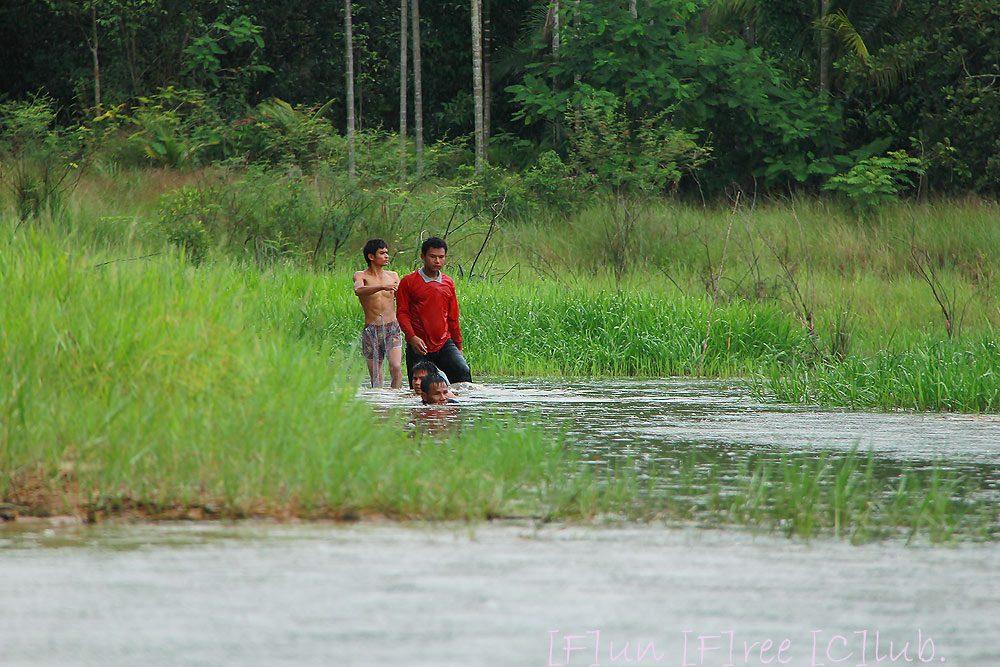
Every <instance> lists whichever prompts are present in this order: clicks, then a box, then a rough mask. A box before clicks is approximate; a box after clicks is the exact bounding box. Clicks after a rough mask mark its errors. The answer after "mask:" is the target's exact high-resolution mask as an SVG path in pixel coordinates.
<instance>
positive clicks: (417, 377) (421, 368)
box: [410, 361, 443, 394]
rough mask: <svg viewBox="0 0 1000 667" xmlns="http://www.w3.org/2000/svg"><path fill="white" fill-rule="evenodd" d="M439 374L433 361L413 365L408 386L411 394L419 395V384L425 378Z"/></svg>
mask: <svg viewBox="0 0 1000 667" xmlns="http://www.w3.org/2000/svg"><path fill="white" fill-rule="evenodd" d="M440 374H441V371H440V369H438V367H437V365H436V364H435V363H434V362H433V361H421V362H420V363H418V364H414V365H413V373H412V374H411V375H412V377H413V380H412V381H411V382H410V386H411V387H413V392H414V393H415V394H419V393H420V383H421V381H422V380H423V378H424V377H425V376H427V375H440ZM442 379H443V378H442Z"/></svg>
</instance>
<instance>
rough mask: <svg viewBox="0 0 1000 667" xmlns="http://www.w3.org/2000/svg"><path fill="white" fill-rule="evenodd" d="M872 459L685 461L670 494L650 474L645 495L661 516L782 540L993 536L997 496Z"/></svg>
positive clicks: (853, 455) (998, 533) (941, 474)
mask: <svg viewBox="0 0 1000 667" xmlns="http://www.w3.org/2000/svg"><path fill="white" fill-rule="evenodd" d="M886 468H887V466H886V465H885V464H880V463H879V462H878V461H876V459H875V458H874V456H873V455H872V454H871V453H869V454H868V455H867V456H859V455H858V453H857V451H856V450H852V451H851V452H849V453H847V454H831V453H827V452H824V453H821V454H819V455H815V454H802V453H799V454H782V455H776V454H755V455H752V456H750V457H747V458H745V459H744V460H742V461H740V462H739V463H735V464H733V465H732V466H721V467H720V466H719V465H717V464H713V465H707V464H706V463H705V462H703V461H700V460H699V459H698V458H697V457H696V456H691V457H688V458H687V459H686V460H684V461H683V462H682V464H681V465H680V469H679V470H677V471H675V474H674V480H673V484H672V485H671V487H670V488H669V490H667V491H664V490H663V489H657V488H656V486H655V481H656V480H658V479H660V478H661V477H662V476H663V472H662V471H661V472H656V471H653V472H651V473H650V474H649V485H650V486H649V489H647V491H646V493H647V495H648V496H649V497H650V498H652V499H653V500H652V503H651V504H652V507H656V508H657V511H659V512H660V513H661V514H662V515H663V516H665V517H667V518H673V519H684V520H689V521H696V522H698V523H700V524H708V525H712V524H717V525H744V526H750V527H753V528H755V529H764V530H777V531H781V532H783V533H785V534H786V535H788V536H789V537H799V538H807V539H808V538H811V537H816V536H819V535H832V536H834V537H839V538H847V539H850V540H851V541H852V542H855V543H863V542H869V541H872V540H875V539H884V538H899V537H903V538H905V539H907V540H915V539H927V540H929V541H931V542H950V541H956V540H996V539H998V538H1000V518H998V514H997V510H998V504H1000V499H998V497H997V494H996V492H995V491H993V492H984V491H983V490H982V489H981V488H979V487H977V486H976V485H975V484H973V483H972V482H970V481H969V480H968V479H967V478H966V477H964V476H963V475H962V474H961V473H959V472H958V471H955V470H948V469H946V468H944V467H943V466H941V465H938V464H931V465H904V466H902V467H899V468H898V469H896V470H892V471H887V470H886Z"/></svg>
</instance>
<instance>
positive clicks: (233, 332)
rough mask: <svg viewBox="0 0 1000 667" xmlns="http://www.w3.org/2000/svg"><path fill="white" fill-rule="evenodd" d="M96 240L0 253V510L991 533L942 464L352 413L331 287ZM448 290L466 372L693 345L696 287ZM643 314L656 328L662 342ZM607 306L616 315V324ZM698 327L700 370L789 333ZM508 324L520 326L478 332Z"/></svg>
mask: <svg viewBox="0 0 1000 667" xmlns="http://www.w3.org/2000/svg"><path fill="white" fill-rule="evenodd" d="M137 237H138V235H137V236H134V237H133V238H137ZM88 245H89V246H90V249H86V247H87V246H88ZM99 246H100V243H99V242H98V241H97V240H96V239H93V238H92V239H90V240H88V241H86V242H84V241H83V240H82V239H81V238H79V237H75V238H70V239H63V240H56V239H55V238H54V237H53V236H52V235H50V234H49V233H47V232H45V231H42V232H38V231H35V230H33V229H29V230H27V232H24V233H22V232H19V233H18V234H17V235H16V236H14V237H13V238H12V239H11V240H10V241H9V242H8V243H7V244H6V245H5V246H4V247H3V249H2V250H0V271H2V272H3V275H4V276H5V277H7V278H8V279H9V280H8V282H7V283H6V284H7V292H6V294H5V299H4V300H3V303H2V305H0V323H2V324H0V359H2V360H3V363H4V364H5V365H6V367H7V368H9V369H10V373H9V374H7V375H6V376H5V379H4V381H3V384H2V385H0V397H2V403H0V410H2V429H0V438H2V445H3V446H2V447H0V456H2V459H0V470H2V474H0V499H2V502H3V503H6V505H5V507H6V508H7V510H5V511H9V509H10V508H11V507H14V508H16V509H18V510H19V511H23V512H30V513H41V514H45V513H52V512H55V513H58V512H77V513H81V514H85V515H87V516H88V517H90V518H91V519H92V520H98V519H100V518H101V517H102V516H106V515H121V514H124V515H132V516H143V517H153V518H156V517H168V518H169V517H173V518H180V517H185V518H190V517H244V516H301V517H314V518H320V517H332V518H340V519H354V518H361V517H365V516H372V515H381V516H389V517H397V518H418V517H419V518H431V519H453V518H466V519H482V518H496V517H533V518H536V519H539V520H565V519H572V518H575V517H581V518H590V517H595V516H612V517H622V518H628V519H633V520H635V519H638V520H647V521H648V520H665V521H668V522H673V521H695V522H697V523H699V524H703V525H716V526H727V525H747V526H752V527H755V528H760V529H764V530H780V531H784V532H786V533H787V534H789V535H794V536H799V537H812V536H816V535H824V534H834V535H840V536H845V537H849V538H850V539H852V540H854V541H866V540H869V539H876V538H880V537H886V536H897V535H900V534H906V535H908V536H909V537H910V538H919V539H923V538H924V537H926V538H928V539H930V540H932V541H943V540H954V539H992V538H993V536H995V535H996V534H997V530H996V526H995V525H994V522H993V518H994V515H995V510H994V509H993V505H992V504H991V501H990V500H989V499H988V498H985V497H984V498H983V499H979V500H976V499H974V498H976V497H977V496H976V493H975V491H976V487H975V486H974V485H973V486H969V485H968V484H967V483H966V482H965V480H964V479H963V478H961V477H959V476H958V474H957V473H954V472H951V471H947V472H942V471H938V470H936V469H934V470H922V469H919V468H914V469H909V468H904V469H903V470H901V471H899V472H897V473H894V474H892V475H890V476H889V477H885V476H884V474H882V473H879V474H875V469H876V468H875V464H874V463H873V461H872V460H871V459H868V460H867V462H865V461H862V460H859V459H858V458H857V457H855V456H854V455H853V454H852V455H851V456H848V457H844V456H827V455H821V456H819V458H817V457H815V456H807V455H788V456H785V457H779V456H776V455H770V454H764V455H760V456H746V457H741V458H740V459H739V460H738V461H737V462H736V463H733V462H729V463H727V464H725V465H716V464H713V465H705V464H704V463H703V462H700V461H699V460H697V457H690V458H688V459H685V460H681V461H678V462H675V463H673V464H669V465H663V466H660V468H659V469H656V468H655V467H654V469H640V468H636V467H634V466H632V465H631V464H628V463H624V464H619V465H617V466H611V467H610V468H608V467H598V468H596V469H595V468H594V467H593V466H592V465H589V464H585V463H584V462H583V461H582V460H581V459H580V457H579V454H578V453H576V452H575V451H574V450H573V448H570V447H565V446H563V445H561V444H559V443H557V442H553V441H552V440H550V439H549V438H547V437H545V436H543V435H542V434H541V433H540V432H537V431H532V430H525V429H523V428H518V427H513V426H511V425H507V424H491V423H482V424H477V425H472V426H463V427H459V428H458V429H452V430H446V431H444V432H434V425H433V424H428V427H429V428H430V430H429V431H424V430H423V429H422V428H418V429H416V430H414V431H411V432H409V433H408V432H407V429H406V428H405V427H404V425H403V424H402V422H401V421H400V419H399V416H398V415H392V414H388V415H386V414H373V412H372V410H371V409H370V408H368V407H365V406H364V404H363V403H361V402H359V401H357V400H356V398H355V389H354V387H356V386H357V383H358V380H357V378H358V376H359V372H360V363H359V361H358V358H357V357H356V355H353V354H352V355H351V356H349V357H345V356H344V355H343V354H342V349H349V347H350V345H349V341H352V340H353V339H354V337H355V336H356V319H357V318H356V315H357V313H356V312H354V311H355V310H356V308H357V304H356V303H355V301H354V299H353V297H351V295H350V293H349V291H348V290H347V289H346V287H345V285H346V283H345V284H341V283H342V282H343V281H340V280H332V279H331V278H330V277H328V276H325V275H322V274H317V273H315V272H312V271H311V270H306V269H302V268H297V267H296V266H295V265H293V264H287V263H278V264H273V265H271V266H270V267H268V268H267V269H266V270H264V271H261V270H260V268H259V267H257V266H256V265H254V264H240V263H236V262H233V261H226V260H217V261H214V262H210V263H203V264H202V265H201V266H198V267H194V266H192V265H191V264H190V263H189V262H187V261H185V260H184V259H183V258H181V257H178V256H175V255H173V254H171V253H166V254H161V255H155V256H153V257H148V258H145V259H142V260H136V261H115V260H116V259H121V258H116V257H114V256H112V255H110V254H109V248H104V249H101V248H100V247H99ZM609 280H610V277H609ZM461 286H462V288H463V291H462V294H463V299H465V303H466V304H467V307H466V317H467V318H468V321H469V322H470V324H471V323H472V322H481V323H483V324H479V325H478V326H477V325H471V326H470V327H469V330H468V334H467V335H468V336H469V338H470V343H469V349H470V356H471V357H472V358H473V359H474V360H475V361H476V363H479V364H481V366H482V367H483V368H484V369H486V368H491V366H490V364H497V365H498V366H506V365H508V364H513V365H514V370H525V371H530V372H566V371H572V372H597V371H599V372H603V373H608V372H618V373H621V372H629V373H642V372H646V371H654V372H656V373H659V372H662V370H663V368H665V367H668V366H669V367H673V366H670V365H671V364H677V366H676V367H678V368H683V367H684V366H683V364H685V363H687V364H688V368H690V367H691V365H692V364H693V363H694V361H695V359H696V358H697V352H698V350H699V340H698V339H699V335H700V325H701V324H702V323H703V322H704V318H705V311H704V308H705V304H704V303H703V302H702V303H694V302H692V303H689V304H685V303H684V302H680V303H674V304H672V305H671V303H670V302H668V301H666V300H663V299H654V298H651V297H650V298H648V299H644V298H640V297H638V296H632V297H626V296H620V295H617V294H615V293H612V292H604V293H597V294H590V295H589V298H584V295H583V293H582V292H581V293H580V296H579V297H576V298H572V299H568V300H567V299H564V298H561V297H563V296H565V294H564V293H563V291H561V290H562V288H557V286H554V285H549V286H548V287H547V288H545V287H542V288H539V287H534V288H516V289H507V288H504V287H503V286H502V285H501V286H497V285H495V284H490V283H485V282H481V281H480V282H464V283H462V285H461ZM525 308H532V309H534V310H533V311H528V313H525V310H524V309H525ZM531 312H535V313H537V315H531ZM552 314H555V315H556V317H555V318H551V317H550V316H551V315H552ZM664 319H672V320H674V321H675V324H674V326H675V327H676V328H675V329H673V330H672V335H671V336H665V335H662V331H661V327H660V326H659V323H660V322H662V321H663V320H664ZM621 321H627V322H628V323H629V326H627V327H619V328H618V329H617V330H616V329H615V328H614V327H613V323H615V322H621ZM547 322H548V323H560V324H559V326H548V325H547V324H546V323H547ZM716 325H717V327H718V328H717V329H715V331H716V332H717V336H718V340H717V341H716V342H714V343H713V346H711V347H710V352H709V359H710V361H709V363H708V364H707V366H706V367H708V368H711V369H712V370H713V372H728V371H741V370H742V369H746V368H750V367H752V366H753V365H754V364H759V363H764V362H763V360H765V359H767V358H770V357H771V354H772V353H773V352H774V351H775V350H780V351H782V352H784V353H786V354H790V355H792V356H795V355H796V354H805V352H806V350H808V347H807V338H806V336H805V334H804V333H802V332H801V330H800V329H798V328H796V327H795V326H794V323H793V320H791V319H790V318H788V317H787V316H783V315H782V314H781V313H780V312H779V311H778V310H777V309H771V310H767V309H758V310H756V311H754V310H753V309H750V308H749V307H746V306H739V305H733V306H727V307H723V308H721V309H719V311H718V316H717V320H716ZM522 326H527V327H529V328H528V329H523V328H521V327H522ZM686 330H687V331H686ZM525 331H536V332H537V333H538V336H537V337H536V338H535V339H534V341H528V340H527V339H525V340H522V345H520V346H518V345H513V344H511V345H508V346H506V347H504V346H503V345H501V344H500V343H501V341H503V340H505V339H508V338H509V337H511V336H516V335H521V334H522V333H523V332H525ZM574 331H576V332H577V333H576V338H573V339H569V336H570V335H571V334H572V333H573V332H574ZM685 331H686V333H685ZM581 332H582V333H581ZM657 332H661V333H657ZM684 335H686V336H687V339H686V340H687V342H680V343H678V342H677V341H676V340H674V339H676V338H683V336H684ZM723 335H725V339H726V340H727V341H729V343H728V345H727V346H726V347H723V346H722V344H721V340H723ZM489 336H493V338H489ZM567 340H571V341H572V343H573V344H570V343H568V342H567ZM560 341H562V347H558V346H557V345H556V343H559V342H560ZM529 343H530V344H529ZM588 346H590V347H588ZM493 347H495V348H496V349H495V350H493V351H489V350H490V349H491V348H493ZM602 348H605V349H607V348H610V349H619V352H618V354H611V353H607V352H602V351H601V349H602ZM475 350H480V351H479V352H476V353H475V354H478V355H479V356H478V357H476V356H472V353H473V351H475ZM546 350H547V351H548V353H547V356H546V357H545V359H544V360H538V359H537V355H539V354H541V353H542V352H545V351H546ZM796 350H798V352H796ZM331 352H332V354H331ZM664 355H665V356H664ZM658 363H663V364H666V366H656V365H655V364H658ZM517 364H521V365H520V366H518V365H517ZM418 421H419V420H418ZM595 470H597V472H595Z"/></svg>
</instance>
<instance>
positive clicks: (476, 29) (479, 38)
mask: <svg viewBox="0 0 1000 667" xmlns="http://www.w3.org/2000/svg"><path fill="white" fill-rule="evenodd" d="M482 5H483V3H482V0H471V6H472V96H473V99H474V100H475V111H474V113H475V115H476V175H477V176H478V175H480V174H482V173H483V167H484V166H485V165H486V137H485V135H484V134H483V24H482V9H483V6H482Z"/></svg>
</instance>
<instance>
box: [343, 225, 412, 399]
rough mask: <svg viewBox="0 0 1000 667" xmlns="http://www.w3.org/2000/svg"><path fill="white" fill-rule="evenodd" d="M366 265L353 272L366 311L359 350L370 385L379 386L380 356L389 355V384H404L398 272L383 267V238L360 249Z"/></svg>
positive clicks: (385, 261) (385, 257)
mask: <svg viewBox="0 0 1000 667" xmlns="http://www.w3.org/2000/svg"><path fill="white" fill-rule="evenodd" d="M362 252H363V253H364V256H365V261H366V262H368V268H367V269H365V270H364V271H357V272H355V274H354V293H355V294H356V295H357V296H358V300H359V301H360V302H361V308H362V309H363V310H364V311H365V328H364V329H362V331H361V353H362V354H363V355H364V357H365V361H367V362H368V373H369V375H370V376H371V380H372V386H373V387H381V386H382V360H383V359H385V358H386V357H388V358H389V374H390V375H391V376H392V388H393V389H399V388H400V387H402V386H403V363H402V362H403V334H402V331H401V330H400V328H399V322H397V321H396V304H395V300H396V288H397V287H398V286H399V276H398V275H397V274H396V272H395V271H386V270H385V267H386V265H388V264H389V248H388V247H387V246H386V244H385V241H383V240H381V239H372V240H370V241H368V243H366V244H365V247H364V250H362Z"/></svg>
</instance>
